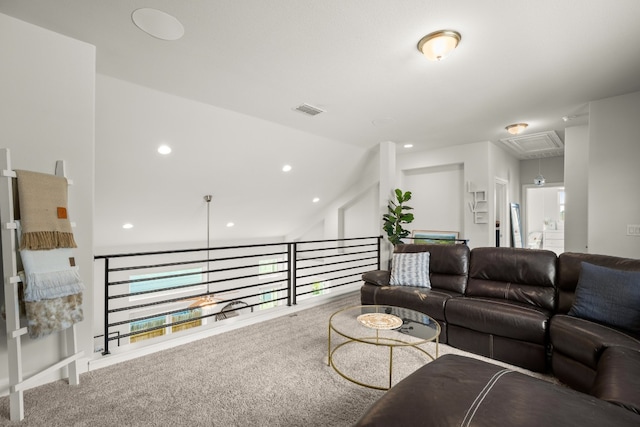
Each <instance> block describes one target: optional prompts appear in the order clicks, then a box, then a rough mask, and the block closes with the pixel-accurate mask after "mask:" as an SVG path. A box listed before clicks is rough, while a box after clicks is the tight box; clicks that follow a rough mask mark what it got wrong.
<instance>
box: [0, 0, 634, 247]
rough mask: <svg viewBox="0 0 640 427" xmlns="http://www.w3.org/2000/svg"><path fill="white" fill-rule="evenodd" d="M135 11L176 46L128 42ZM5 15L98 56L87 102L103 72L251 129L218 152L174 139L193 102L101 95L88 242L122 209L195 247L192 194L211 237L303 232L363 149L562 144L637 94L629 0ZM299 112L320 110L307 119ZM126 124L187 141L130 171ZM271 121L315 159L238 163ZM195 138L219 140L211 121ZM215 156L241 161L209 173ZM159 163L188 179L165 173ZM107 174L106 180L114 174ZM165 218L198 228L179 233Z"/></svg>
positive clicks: (214, 5) (283, 150) (223, 141)
mask: <svg viewBox="0 0 640 427" xmlns="http://www.w3.org/2000/svg"><path fill="white" fill-rule="evenodd" d="M143 7H153V8H157V9H160V10H162V11H165V12H168V13H170V14H172V15H173V16H175V17H176V18H178V19H179V20H180V21H181V22H182V24H183V25H184V28H185V35H184V37H183V38H182V39H180V40H177V41H162V40H159V39H156V38H153V37H151V36H149V35H148V34H145V33H143V32H142V31H140V30H139V29H138V28H137V27H136V26H135V25H133V23H132V20H131V14H132V12H133V11H134V10H136V9H138V8H143ZM0 13H4V14H7V15H10V16H14V17H16V18H18V19H21V20H24V21H27V22H30V23H32V24H35V25H37V26H40V27H44V28H47V29H50V30H52V31H55V32H58V33H61V34H64V35H67V36H69V37H72V38H74V39H78V40H81V41H84V42H87V43H90V44H92V45H95V46H96V52H97V64H96V66H97V72H98V73H99V74H100V75H101V76H100V78H99V79H98V80H97V84H98V85H99V87H98V95H99V96H100V94H101V93H102V94H103V93H105V91H108V90H110V89H111V88H112V87H113V88H116V89H117V90H120V91H123V90H125V89H126V86H123V85H113V86H112V84H111V83H112V81H113V80H111V79H112V78H113V79H118V80H124V81H127V82H131V83H134V84H136V85H140V86H144V87H147V88H152V89H155V90H158V91H161V92H165V93H168V94H172V95H176V96H178V97H181V98H186V99H190V100H195V101H198V102H201V103H205V104H209V105H210V106H212V108H215V109H218V108H220V109H224V110H229V111H233V112H238V113H241V114H242V117H246V116H249V117H255V118H258V119H262V120H259V121H254V122H252V126H251V127H253V128H256V129H242V132H238V135H237V137H232V138H229V137H228V135H234V134H233V133H232V132H233V129H232V125H233V124H234V120H235V121H241V120H240V119H238V118H230V120H229V123H225V126H227V125H228V127H229V129H231V130H229V131H228V132H227V133H226V134H224V135H223V136H224V137H221V138H218V139H216V140H215V147H214V146H213V144H212V141H211V140H208V139H207V138H206V136H207V135H205V137H203V135H201V134H198V133H195V132H191V131H192V129H185V128H184V126H185V124H187V123H191V122H193V123H194V124H195V125H196V126H200V123H205V122H206V117H194V116H193V114H191V113H187V111H188V110H189V108H191V107H190V106H189V105H186V104H185V105H186V107H185V114H184V116H183V117H181V118H180V120H172V118H174V117H175V115H176V113H175V112H169V111H163V108H162V106H153V107H155V109H154V110H153V111H152V108H149V106H150V105H151V103H152V102H153V101H152V100H153V99H155V97H154V96H149V95H148V94H144V95H141V96H142V97H143V98H145V99H146V101H145V102H146V103H145V102H142V103H140V104H139V105H140V107H138V104H137V102H138V101H140V97H138V98H135V97H134V95H135V94H137V93H139V92H140V91H138V90H137V89H136V88H135V87H132V88H131V89H130V90H129V91H128V93H118V94H117V96H119V97H121V98H122V99H121V100H120V101H118V100H113V99H104V98H109V97H105V96H102V98H100V99H98V100H97V108H98V110H97V112H96V115H97V118H96V121H97V131H96V242H97V244H98V245H100V244H108V243H111V242H116V241H117V242H120V243H123V244H125V243H127V242H128V241H127V240H126V239H125V238H124V237H122V236H121V235H120V234H118V233H120V232H121V230H120V231H114V230H116V229H119V228H120V225H121V222H122V221H123V220H125V219H127V220H130V219H128V218H125V216H126V215H124V213H126V214H128V215H131V216H134V214H137V215H138V216H139V218H141V219H140V220H138V222H137V223H136V224H137V225H136V228H135V229H134V230H135V232H136V233H140V234H137V235H135V236H136V237H135V239H137V241H138V242H149V241H153V239H156V240H158V239H162V240H164V241H166V240H174V241H175V240H179V239H184V240H188V239H193V238H194V236H199V235H201V234H202V230H203V227H202V224H201V220H202V218H203V215H204V214H203V209H204V202H203V200H202V196H203V195H204V194H214V212H213V214H212V216H213V218H214V220H216V221H220V222H222V224H218V225H217V226H219V227H220V228H219V229H216V230H215V231H214V235H216V236H220V235H223V233H225V232H226V228H225V227H224V224H225V223H226V222H227V221H234V222H236V224H237V227H236V228H235V230H234V231H233V233H234V234H230V236H245V237H247V236H250V237H261V236H268V235H271V236H282V235H284V234H286V233H288V232H290V231H291V229H292V228H293V227H297V226H299V225H300V224H299V223H296V224H294V223H293V222H292V220H291V218H293V217H295V218H296V219H297V220H298V221H299V220H301V219H302V220H304V218H309V217H310V216H312V215H313V212H314V209H317V208H321V207H322V206H315V207H313V208H311V207H309V206H308V205H309V204H310V203H309V200H310V199H311V198H312V197H314V196H316V195H319V196H320V197H321V199H322V201H323V202H321V203H320V205H322V203H325V202H326V201H328V200H334V199H335V198H336V197H337V196H339V194H340V193H341V192H342V191H344V189H345V186H346V185H349V183H353V182H355V180H354V176H357V175H358V174H359V173H361V170H360V169H359V168H361V165H362V163H361V162H362V161H363V155H362V153H363V152H365V151H364V150H368V149H369V148H371V147H374V146H375V145H377V144H379V143H380V142H383V141H393V142H396V143H398V147H399V149H402V148H401V147H402V145H403V144H405V143H412V144H413V145H414V148H413V150H422V149H429V148H435V147H443V146H447V145H457V144H466V143H472V142H478V141H492V142H495V143H497V144H502V142H501V140H503V139H505V138H508V137H509V136H510V135H509V134H508V133H507V132H506V130H505V129H504V127H505V126H506V125H508V124H511V123H517V122H526V123H528V124H529V127H528V128H527V129H526V131H525V132H524V135H525V136H526V135H534V136H535V135H536V134H540V133H544V132H549V131H554V132H555V133H556V134H557V135H559V137H560V142H562V140H563V138H564V129H565V127H567V126H572V125H576V124H584V123H587V122H588V114H587V113H588V103H589V102H590V101H593V100H597V99H602V98H607V97H611V96H616V95H621V94H625V93H629V92H634V91H638V90H640V78H639V77H638V76H640V49H637V46H636V44H637V41H638V40H640V25H638V22H640V1H638V0H616V1H614V2H606V1H603V0H536V1H531V0H493V1H490V2H487V1H484V2H482V1H477V0H447V1H435V0H421V1H416V0H349V1H335V0H326V1H310V0H269V1H264V0H215V1H214V0H188V1H170V0H110V1H104V0H0ZM439 29H454V30H457V31H458V32H460V33H461V35H462V41H461V43H460V45H459V47H458V49H457V50H456V51H455V52H454V53H453V54H452V55H451V56H450V57H449V58H447V59H446V60H444V61H442V62H438V63H434V62H430V61H427V60H426V59H425V58H424V57H423V56H422V55H421V54H420V53H419V52H418V51H417V49H416V44H417V42H418V40H420V38H421V37H422V36H424V35H425V34H427V33H430V32H432V31H435V30H439ZM129 95H131V97H129ZM110 96H111V95H110ZM113 96H116V95H113ZM113 96H111V97H113ZM128 101H130V102H128ZM118 102H121V103H122V104H123V105H122V107H121V106H118V105H117V103H118ZM127 102H128V103H127ZM125 103H127V105H126V107H127V108H124V107H125V105H124V104H125ZM111 104H115V105H111ZM301 104H309V105H311V106H314V107H317V108H319V109H321V110H323V111H324V112H323V113H322V114H319V115H316V116H315V117H310V116H308V115H306V114H301V113H300V112H298V111H295V108H296V107H298V106H299V105H301ZM176 105H182V104H181V101H176V102H174V103H173V106H174V107H175V106H176ZM107 107H109V108H110V112H109V114H107V115H105V114H104V111H103V110H101V109H106V108H107ZM134 108H138V109H137V110H136V109H134ZM140 108H149V111H141V110H140ZM118 109H121V110H122V111H121V112H120V113H117V110H118ZM114 111H115V112H116V113H114ZM197 111H201V110H197ZM216 111H218V110H216ZM118 114H120V115H118ZM152 114H155V116H153V115H152ZM171 114H173V115H174V116H173V117H172V115H171ZM189 114H191V115H189ZM106 116H108V117H106ZM133 116H135V117H136V118H137V120H139V121H140V122H141V123H142V124H147V123H148V126H147V127H148V129H149V133H151V129H154V130H155V129H156V128H157V131H158V132H160V131H164V132H167V133H172V134H174V135H180V137H181V138H184V139H189V143H190V144H192V146H188V147H187V146H186V145H185V146H184V147H183V150H182V151H180V150H176V153H175V156H174V157H172V159H171V160H167V161H166V162H164V161H160V160H155V159H154V160H153V161H146V160H141V159H145V158H146V156H148V151H146V150H147V148H148V147H145V146H142V145H140V146H136V145H135V144H140V140H141V138H140V137H141V135H134V134H126V128H124V127H123V128H122V129H120V128H119V127H118V126H117V125H114V123H115V124H117V123H119V122H118V121H120V122H124V121H126V120H128V119H129V117H133ZM563 116H567V117H570V118H571V119H570V120H569V121H568V122H564V121H563V120H562V117H563ZM174 122H175V123H174ZM243 123H246V122H243ZM270 125H274V126H280V129H281V128H282V127H284V128H286V129H290V130H291V132H289V135H290V138H291V139H292V140H297V139H299V140H300V141H301V142H303V141H310V140H313V138H311V137H309V134H311V135H312V136H313V137H314V138H316V139H315V140H314V141H315V142H314V144H315V145H314V147H318V146H319V147H322V148H324V149H323V150H319V149H317V148H314V150H317V151H310V150H309V149H307V147H305V146H304V145H301V146H300V147H295V146H294V148H293V149H292V148H291V147H292V145H291V144H290V143H289V144H285V143H280V141H260V142H264V144H270V145H269V147H264V148H262V147H260V148H259V149H258V150H257V151H256V149H255V148H254V149H253V150H254V153H255V156H253V157H255V158H247V156H246V154H247V148H245V146H244V145H243V144H246V143H247V142H248V140H250V139H256V140H257V138H256V136H255V135H256V134H257V132H258V131H259V128H262V127H265V129H266V128H268V126H270ZM207 126H209V127H207ZM207 126H203V129H205V131H206V132H209V135H211V136H216V132H218V131H219V128H220V126H214V125H209V124H207ZM105 127H109V129H105ZM236 129H237V125H236ZM269 129H272V128H269ZM251 132H253V133H251ZM279 132H280V131H279ZM297 132H299V135H298V133H297ZM144 136H148V135H144ZM159 136H162V135H159ZM520 142H521V144H520V145H522V146H523V147H524V146H529V147H531V145H532V143H530V141H529V142H527V141H524V142H523V141H520ZM543 143H544V142H543ZM185 144H186V142H185ZM197 144H200V147H199V148H198V147H195V145H197ZM533 145H534V148H536V147H539V146H538V145H536V144H533ZM338 146H341V147H344V148H343V149H341V150H338V149H337V148H336V147H338ZM332 151H333V152H334V153H337V152H340V153H342V158H340V159H336V158H335V154H334V155H333V157H332ZM123 153H126V155H125V156H123ZM221 154H222V155H224V156H226V157H224V158H234V159H242V158H243V156H244V157H245V159H246V160H245V162H244V163H234V162H228V161H227V162H218V164H217V165H216V167H215V168H214V167H211V162H212V161H214V160H216V159H219V158H220V155H221ZM285 154H286V155H285ZM515 155H519V154H518V153H517V152H516V153H515ZM520 157H523V158H524V157H527V155H525V154H522V155H521V156H520ZM141 162H144V163H143V164H144V174H142V175H143V176H140V175H141V174H140V170H141V169H140V165H141V164H142V163H141ZM282 162H293V163H294V164H295V166H296V168H295V169H294V172H295V173H296V174H297V175H292V177H293V178H292V179H289V181H286V182H285V181H284V180H283V178H282V176H281V174H280V173H279V172H278V173H273V174H272V172H271V171H273V170H275V167H277V168H279V167H280V166H281V164H282ZM169 165H171V166H169ZM169 167H171V169H170V170H174V171H189V172H188V174H187V173H185V175H186V176H183V177H181V178H182V179H178V180H176V179H170V177H171V175H167V168H169ZM113 170H118V174H115V175H109V174H110V173H111V172H112V171H113ZM327 172H329V173H327ZM136 174H137V178H136V180H137V183H136V186H135V187H132V186H131V185H130V182H131V179H130V177H131V176H136ZM319 176H322V177H323V179H318V177H319ZM229 177H233V180H230V179H229ZM169 196H170V197H169ZM169 200H170V202H169ZM134 206H135V208H133V207H134ZM303 206H304V207H303ZM256 208H257V210H258V212H257V211H256ZM129 211H135V212H129ZM123 212H124V213H123ZM185 212H186V214H185ZM229 212H233V213H234V214H235V215H233V216H231V215H228V213H229ZM282 212H286V213H287V215H289V217H285V216H284V215H282ZM185 215H186V216H185ZM189 215H191V216H189ZM142 218H144V219H142ZM176 218H181V219H182V220H183V221H185V222H187V223H194V224H196V223H197V224H199V225H198V226H197V227H196V226H194V227H191V228H189V229H188V227H185V226H184V224H177V222H178V221H177V220H176ZM133 221H134V222H135V221H136V220H135V218H134V220H133ZM143 221H144V222H146V223H148V224H144V225H148V226H149V227H148V230H149V231H147V232H145V233H142V231H141V229H142V225H143V224H142V223H143ZM249 223H251V226H247V224H249ZM264 224H269V227H265V226H264ZM189 225H191V224H189ZM162 228H164V230H165V231H163V233H162V235H159V234H158V229H162ZM129 236H134V234H129ZM135 239H134V238H133V237H131V242H133V241H134V240H135Z"/></svg>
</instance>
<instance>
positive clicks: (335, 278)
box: [296, 273, 362, 289]
mask: <svg viewBox="0 0 640 427" xmlns="http://www.w3.org/2000/svg"><path fill="white" fill-rule="evenodd" d="M356 274H357V275H362V273H350V274H345V275H344V276H337V277H328V278H327V279H326V280H340V279H344V278H347V277H353V276H354V275H356ZM326 280H320V282H324V281H326ZM317 282H318V281H317V280H316V281H313V282H309V283H302V284H297V286H296V288H298V289H299V288H301V287H303V286H311V285H313V284H314V283H317Z"/></svg>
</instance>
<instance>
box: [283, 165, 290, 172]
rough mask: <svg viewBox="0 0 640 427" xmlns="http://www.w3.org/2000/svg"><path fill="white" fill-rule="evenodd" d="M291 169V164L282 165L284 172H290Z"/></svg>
mask: <svg viewBox="0 0 640 427" xmlns="http://www.w3.org/2000/svg"><path fill="white" fill-rule="evenodd" d="M289 171H291V165H284V166H283V167H282V172H289Z"/></svg>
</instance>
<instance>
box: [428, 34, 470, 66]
mask: <svg viewBox="0 0 640 427" xmlns="http://www.w3.org/2000/svg"><path fill="white" fill-rule="evenodd" d="M461 39H462V37H461V36H460V33H459V32H457V31H453V30H440V31H435V32H433V33H430V34H427V35H426V36H424V37H423V38H421V39H420V41H419V42H418V50H419V51H420V52H422V54H423V55H424V56H426V57H427V58H428V59H430V60H431V61H442V60H443V59H444V58H446V57H447V56H448V55H449V54H450V53H451V52H453V50H454V49H455V48H456V47H458V43H460V40H461Z"/></svg>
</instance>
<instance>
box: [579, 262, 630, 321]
mask: <svg viewBox="0 0 640 427" xmlns="http://www.w3.org/2000/svg"><path fill="white" fill-rule="evenodd" d="M569 316H575V317H580V318H582V319H587V320H593V321H595V322H599V323H603V324H605V325H609V326H613V327H616V328H620V329H625V330H628V331H631V332H635V333H640V271H623V270H615V269H612V268H607V267H601V266H599V265H593V264H589V263H587V262H583V263H582V264H581V269H580V277H579V279H578V285H577V286H576V298H575V301H574V303H573V306H572V307H571V310H569Z"/></svg>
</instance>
